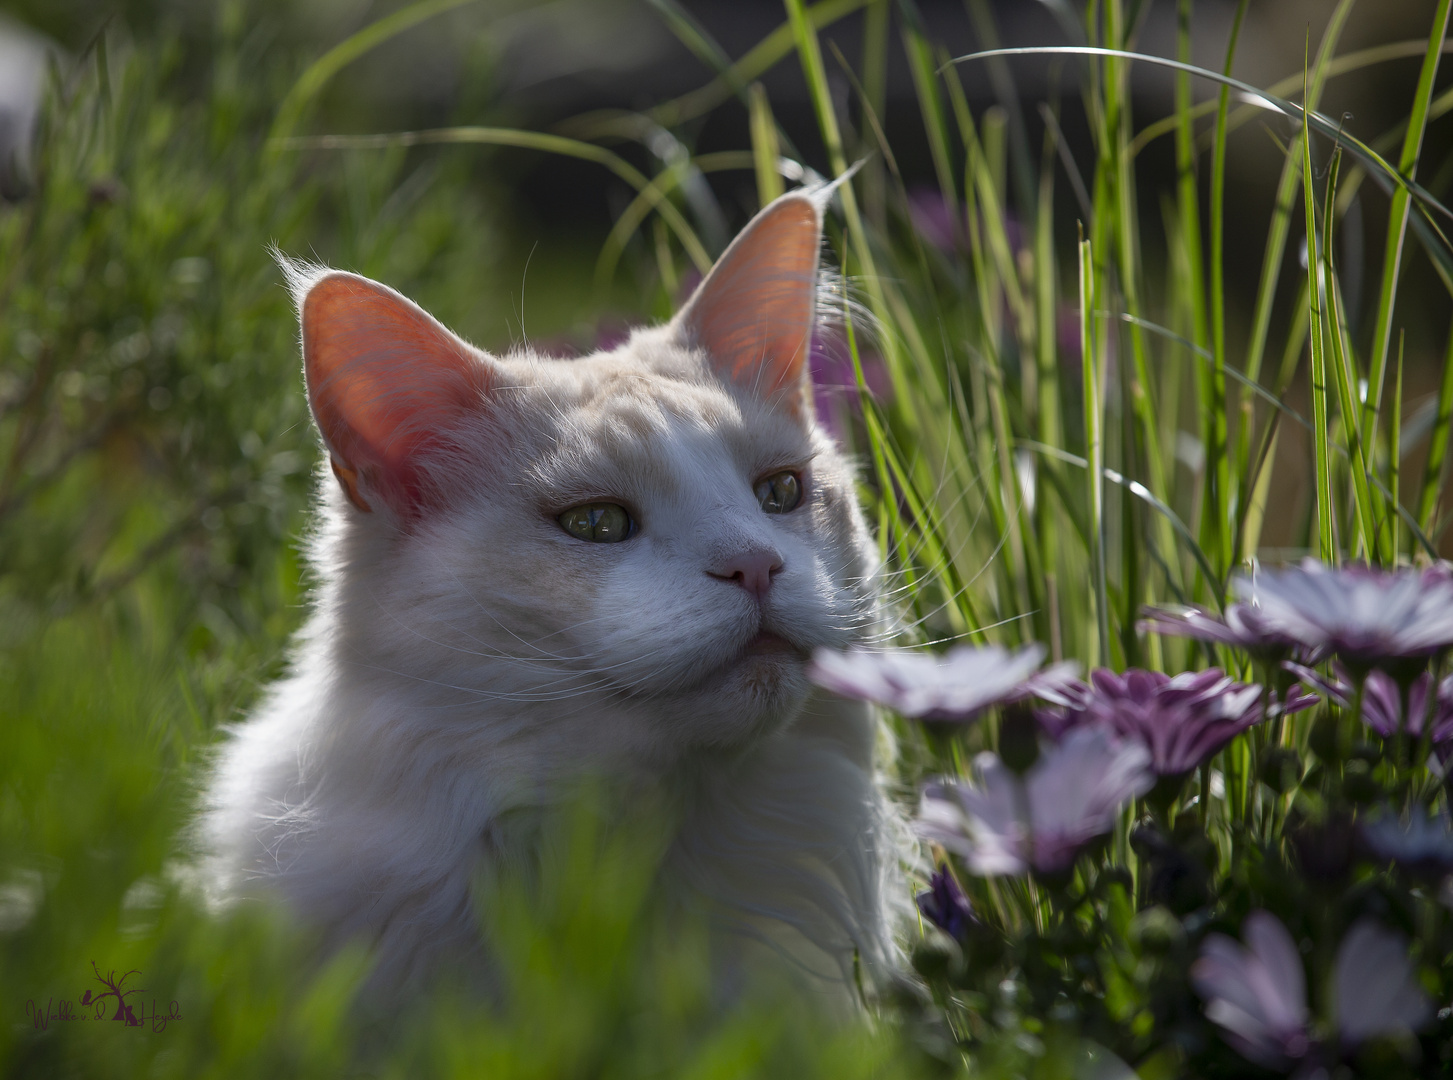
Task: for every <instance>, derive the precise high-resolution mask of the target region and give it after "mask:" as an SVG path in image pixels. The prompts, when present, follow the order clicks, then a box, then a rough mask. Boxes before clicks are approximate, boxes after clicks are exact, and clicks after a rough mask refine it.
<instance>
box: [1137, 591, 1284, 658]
mask: <svg viewBox="0 0 1453 1080" xmlns="http://www.w3.org/2000/svg"><path fill="white" fill-rule="evenodd" d="M1141 614H1142V615H1144V616H1145V617H1144V618H1143V619H1142V620H1141V621H1140V624H1139V626H1140V629H1141V630H1142V631H1144V630H1149V631H1152V632H1154V633H1157V634H1169V635H1171V636H1173V637H1188V638H1195V639H1197V640H1198V641H1213V642H1216V643H1217V644H1220V645H1230V646H1231V647H1232V648H1236V649H1243V650H1245V651H1246V652H1249V653H1251V654H1253V655H1255V656H1262V657H1277V656H1283V655H1285V654H1286V653H1288V652H1290V651H1291V649H1292V648H1293V647H1294V646H1295V645H1296V644H1297V642H1296V640H1295V639H1294V638H1292V637H1289V636H1288V635H1286V634H1284V633H1281V632H1280V631H1278V630H1274V629H1272V628H1270V627H1269V626H1267V625H1266V622H1265V621H1264V620H1263V618H1262V615H1261V612H1260V610H1259V609H1258V608H1256V607H1255V606H1253V605H1251V604H1239V603H1237V604H1231V605H1230V606H1229V607H1227V608H1226V614H1225V615H1224V616H1219V617H1218V616H1216V615H1214V614H1212V613H1211V612H1209V611H1207V610H1205V609H1204V608H1198V607H1180V608H1153V607H1150V608H1145V609H1144V610H1143V611H1142V612H1141Z"/></svg>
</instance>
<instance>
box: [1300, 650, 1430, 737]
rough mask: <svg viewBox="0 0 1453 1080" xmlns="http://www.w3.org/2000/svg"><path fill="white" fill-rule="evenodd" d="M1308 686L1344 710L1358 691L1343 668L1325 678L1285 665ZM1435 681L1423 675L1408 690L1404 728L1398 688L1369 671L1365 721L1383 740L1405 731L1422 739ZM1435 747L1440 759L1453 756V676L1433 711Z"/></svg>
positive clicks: (1337, 666) (1364, 693) (1364, 692)
mask: <svg viewBox="0 0 1453 1080" xmlns="http://www.w3.org/2000/svg"><path fill="white" fill-rule="evenodd" d="M1283 666H1284V667H1285V668H1286V669H1287V670H1288V671H1290V672H1291V673H1292V674H1293V675H1295V676H1296V677H1297V678H1298V679H1300V680H1301V681H1302V682H1303V683H1304V684H1305V685H1307V686H1308V687H1310V688H1311V689H1313V690H1315V691H1316V692H1317V693H1319V694H1322V695H1323V696H1324V697H1326V698H1327V699H1328V700H1330V701H1334V702H1336V703H1337V704H1338V705H1341V706H1342V707H1343V708H1344V709H1350V708H1352V703H1353V702H1354V701H1355V700H1356V699H1357V691H1356V690H1355V689H1354V688H1353V686H1352V676H1351V675H1350V674H1349V673H1348V671H1347V669H1346V668H1344V667H1342V665H1340V664H1335V663H1334V664H1333V665H1332V666H1333V675H1332V677H1331V678H1326V677H1324V676H1322V675H1321V674H1319V673H1318V672H1316V671H1315V670H1313V669H1312V668H1309V667H1305V666H1303V665H1301V664H1293V663H1287V664H1284V665H1283ZM1432 682H1433V677H1432V675H1431V674H1430V673H1428V672H1426V671H1425V672H1423V673H1422V674H1421V675H1419V676H1418V677H1417V678H1416V679H1414V680H1413V681H1412V683H1411V685H1409V687H1408V717H1407V723H1406V726H1404V725H1403V699H1402V693H1401V691H1400V690H1399V688H1398V684H1397V683H1396V681H1394V679H1393V677H1392V676H1391V675H1389V674H1387V672H1385V671H1377V670H1375V669H1374V670H1373V671H1369V672H1368V673H1367V679H1366V681H1365V682H1364V683H1363V684H1362V720H1363V722H1364V723H1365V724H1367V726H1368V727H1370V728H1372V730H1373V731H1375V732H1377V733H1378V734H1379V735H1381V736H1382V737H1383V738H1384V739H1391V738H1394V737H1396V736H1397V733H1398V731H1399V730H1402V731H1403V732H1404V733H1405V734H1406V735H1407V736H1408V737H1409V738H1413V739H1420V738H1422V736H1423V724H1424V721H1425V720H1426V719H1427V718H1428V688H1429V686H1431V685H1432ZM1431 719H1432V729H1433V736H1432V741H1433V747H1434V749H1435V750H1436V751H1437V752H1438V756H1439V757H1440V758H1444V757H1447V756H1449V754H1450V752H1453V675H1449V676H1447V677H1446V678H1444V679H1443V680H1442V681H1441V682H1440V683H1439V684H1438V695H1437V698H1436V700H1434V702H1433V711H1432V717H1431Z"/></svg>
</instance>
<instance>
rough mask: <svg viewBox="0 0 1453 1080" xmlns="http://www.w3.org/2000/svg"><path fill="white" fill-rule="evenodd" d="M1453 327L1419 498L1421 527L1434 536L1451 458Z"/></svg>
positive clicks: (1444, 360) (1445, 352) (1449, 337)
mask: <svg viewBox="0 0 1453 1080" xmlns="http://www.w3.org/2000/svg"><path fill="white" fill-rule="evenodd" d="M1450 420H1453V328H1450V329H1449V331H1448V345H1447V348H1446V349H1445V350H1444V353H1443V381H1442V382H1441V383H1440V384H1439V386H1438V414H1437V419H1436V420H1434V421H1433V431H1432V433H1431V434H1430V435H1429V437H1428V460H1427V463H1426V464H1425V465H1424V466H1423V483H1422V491H1421V493H1420V494H1419V496H1418V526H1419V527H1420V528H1421V529H1422V530H1423V532H1425V533H1427V534H1429V535H1432V533H1433V529H1434V525H1435V522H1436V520H1437V519H1436V515H1437V512H1438V502H1439V499H1440V497H1441V496H1442V494H1443V463H1444V461H1445V460H1447V457H1448V433H1449V431H1450V429H1453V425H1450Z"/></svg>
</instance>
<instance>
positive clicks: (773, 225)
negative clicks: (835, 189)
mask: <svg viewBox="0 0 1453 1080" xmlns="http://www.w3.org/2000/svg"><path fill="white" fill-rule="evenodd" d="M820 234H821V227H820V224H819V221H818V213H817V208H816V207H815V206H813V204H812V203H811V202H810V201H808V200H807V199H805V198H802V197H796V198H793V197H788V198H784V199H780V200H778V201H777V202H776V203H774V204H773V205H771V206H769V207H768V208H767V209H766V210H764V211H762V213H761V214H759V215H758V216H757V217H756V218H755V219H754V220H753V221H752V222H751V223H750V224H749V225H748V226H747V227H746V229H745V230H743V232H742V234H741V235H740V236H738V237H737V238H736V240H735V241H733V242H732V245H731V247H729V248H727V250H726V253H725V254H724V255H723V256H722V257H721V259H720V260H718V262H717V264H716V266H714V267H713V268H712V271H711V273H710V274H708V275H707V277H706V280H705V281H703V282H702V283H701V287H700V288H699V289H697V291H696V295H695V296H693V297H692V298H691V302H690V303H689V304H688V305H687V308H686V310H685V311H683V312H682V316H681V318H682V320H683V322H684V324H685V326H686V327H687V328H688V330H689V332H690V333H691V335H692V337H693V338H694V340H695V343H696V344H697V345H699V346H701V347H702V348H704V349H705V350H706V351H707V353H708V354H709V355H710V357H711V362H712V366H713V367H714V368H715V370H716V371H717V373H718V374H719V375H721V376H722V377H723V378H725V379H728V380H730V381H731V382H733V383H735V384H736V385H738V386H741V387H743V388H744V389H748V390H751V391H753V392H754V393H756V394H757V395H759V396H761V397H763V398H767V399H770V400H781V401H782V402H783V403H784V404H786V405H787V407H788V408H789V409H790V410H792V411H793V412H794V413H799V414H800V412H801V410H802V409H803V408H804V407H805V405H806V400H807V398H806V392H807V382H806V374H807V358H808V351H809V350H810V349H811V347H812V327H813V316H814V312H815V308H816V296H817V256H818V246H819V238H820Z"/></svg>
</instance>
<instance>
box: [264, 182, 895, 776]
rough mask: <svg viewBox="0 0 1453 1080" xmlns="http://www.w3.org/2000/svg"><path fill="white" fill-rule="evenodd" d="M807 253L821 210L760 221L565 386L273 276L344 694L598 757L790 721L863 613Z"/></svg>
mask: <svg viewBox="0 0 1453 1080" xmlns="http://www.w3.org/2000/svg"><path fill="white" fill-rule="evenodd" d="M820 232H821V201H820V200H819V199H816V198H814V197H811V196H808V195H793V196H787V197H784V198H782V199H779V200H778V201H776V202H775V203H773V204H772V205H771V206H769V207H767V208H766V209H765V210H763V211H762V213H760V214H759V215H758V216H757V217H756V218H755V219H754V220H753V221H752V222H751V223H750V224H749V225H748V226H747V228H746V229H745V230H744V231H743V232H742V234H741V235H740V236H738V237H737V239H736V241H735V242H734V243H733V244H732V245H731V247H730V248H729V249H728V250H727V251H726V253H725V254H724V255H723V256H722V257H721V259H720V260H719V261H718V263H717V265H716V266H715V267H714V268H713V270H712V272H711V273H710V274H709V275H708V276H707V278H706V279H705V280H704V281H703V282H702V284H701V286H700V287H699V288H698V289H697V291H696V293H695V295H694V296H693V297H692V298H691V300H690V301H689V302H688V303H687V304H686V306H685V307H684V308H683V309H682V310H681V311H680V312H679V313H678V314H677V316H676V317H675V318H674V319H673V320H672V321H671V322H670V323H668V324H667V325H665V326H661V327H656V328H653V329H650V330H641V331H637V332H636V333H635V334H634V335H633V336H632V337H631V338H630V340H629V341H628V342H626V343H625V344H624V345H621V346H620V347H619V348H616V349H614V350H613V351H610V352H603V353H596V354H594V355H591V356H586V357H582V358H580V359H573V360H557V359H547V358H541V357H538V356H536V355H534V354H532V353H529V352H519V353H513V354H510V355H506V356H490V355H486V354H484V353H482V352H480V351H479V350H477V349H475V348H473V347H471V346H469V345H467V344H466V343H464V342H463V341H461V340H460V339H459V338H457V337H456V336H454V335H453V334H451V333H450V332H449V331H448V330H446V329H445V328H444V327H443V326H441V325H440V324H439V323H438V322H436V321H435V320H434V319H432V318H431V317H430V316H429V315H428V314H426V313H425V312H424V311H422V310H421V309H419V308H418V307H416V306H415V305H414V304H412V303H410V302H409V301H408V300H406V299H405V298H403V297H402V296H400V295H398V294H397V293H395V292H393V291H392V290H390V289H388V288H386V287H385V286H382V285H379V284H377V283H375V282H372V281H369V280H367V279H366V278H361V277H357V276H355V275H352V274H345V273H338V272H333V271H326V270H315V269H303V268H298V267H289V269H290V272H291V275H292V277H293V284H294V288H295V292H296V294H297V297H298V303H299V309H300V313H301V320H302V336H303V353H304V361H305V374H306V378H307V384H308V395H309V402H310V404H311V406H312V409H313V415H314V417H315V419H316V420H317V423H318V427H319V430H320V431H321V433H322V437H323V441H324V444H325V446H326V450H327V453H328V456H329V461H330V464H331V467H332V470H333V473H334V475H335V476H336V477H337V479H338V487H339V490H340V491H341V493H342V495H343V496H346V501H345V499H344V498H343V497H340V496H338V495H335V496H334V497H333V500H332V501H333V510H332V513H333V514H334V515H335V516H336V518H337V522H336V524H337V526H338V527H337V530H336V531H337V532H338V535H339V539H338V542H337V545H336V550H333V551H332V552H331V554H327V555H325V559H329V558H331V559H332V560H333V561H334V565H331V566H329V565H325V566H324V567H323V569H324V571H325V572H326V573H329V574H331V575H332V576H333V577H334V578H335V580H336V581H337V583H338V586H339V595H340V597H341V599H340V600H339V603H341V604H343V605H345V606H346V610H345V611H344V612H343V619H344V620H345V622H346V623H347V624H348V625H347V627H346V630H345V632H346V633H347V634H348V635H350V642H349V645H348V648H349V655H352V656H356V657H360V658H361V660H360V669H361V670H363V669H367V670H368V671H388V672H391V673H394V674H399V675H402V676H403V677H404V678H405V679H407V680H413V681H414V683H416V684H417V685H418V687H419V693H420V695H421V697H428V698H430V700H431V701H432V702H433V707H438V708H442V709H444V710H446V711H449V710H455V711H456V712H457V711H458V710H462V712H458V715H464V714H465V713H467V712H468V711H469V709H468V707H469V706H470V705H472V704H478V705H479V706H481V707H483V708H486V709H488V708H494V709H496V710H497V711H503V712H507V713H509V714H511V715H518V714H520V713H521V712H527V713H532V714H534V715H536V716H538V717H540V718H542V719H541V720H540V722H542V723H544V722H559V723H562V724H567V725H569V726H572V727H573V728H576V729H578V730H580V731H582V732H591V733H593V737H595V738H598V739H600V740H602V741H607V742H608V741H611V740H616V741H620V740H621V739H622V738H624V739H626V740H627V741H633V740H634V741H639V742H642V743H643V744H644V745H660V746H669V747H678V748H689V747H710V746H720V747H730V746H737V745H741V744H743V743H744V742H747V741H749V740H751V739H752V738H754V737H756V736H758V735H760V734H762V733H764V732H768V731H771V730H774V729H775V728H776V727H778V726H780V725H781V724H782V723H784V722H786V721H787V720H789V719H790V718H791V717H792V716H793V715H794V713H795V712H796V710H797V709H798V708H799V707H800V705H801V703H802V702H803V701H804V700H805V698H806V696H807V694H808V692H809V686H808V683H807V681H806V678H805V675H804V667H805V662H806V660H807V657H808V656H809V655H810V653H811V652H812V650H813V649H814V648H817V647H819V646H831V647H842V646H844V645H846V644H848V643H849V642H851V641H853V640H854V639H856V638H857V637H858V636H860V635H861V634H862V633H863V632H864V631H865V629H866V624H867V621H868V619H869V617H870V616H871V603H872V593H871V589H870V586H869V584H868V581H867V578H868V576H869V575H870V574H871V571H872V556H871V545H870V544H869V543H868V542H867V536H866V531H865V528H864V525H863V522H862V519H861V515H860V513H859V511H858V509H857V506H856V501H855V498H854V493H853V483H854V481H853V477H852V474H851V472H850V470H849V469H848V467H847V466H846V464H845V463H844V461H843V459H842V458H841V456H840V454H839V452H838V451H837V449H836V447H835V445H834V444H833V442H832V440H831V439H830V438H829V437H828V436H827V435H826V434H825V433H824V432H823V430H822V429H821V428H820V427H819V426H818V424H817V423H816V420H815V418H814V416H813V405H812V396H811V393H810V385H809V372H808V354H809V351H810V347H811V341H812V334H813V328H814V322H815V314H816V312H815V307H816V304H815V301H816V290H817V275H818V250H819V245H820ZM582 737H590V736H586V735H582Z"/></svg>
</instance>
